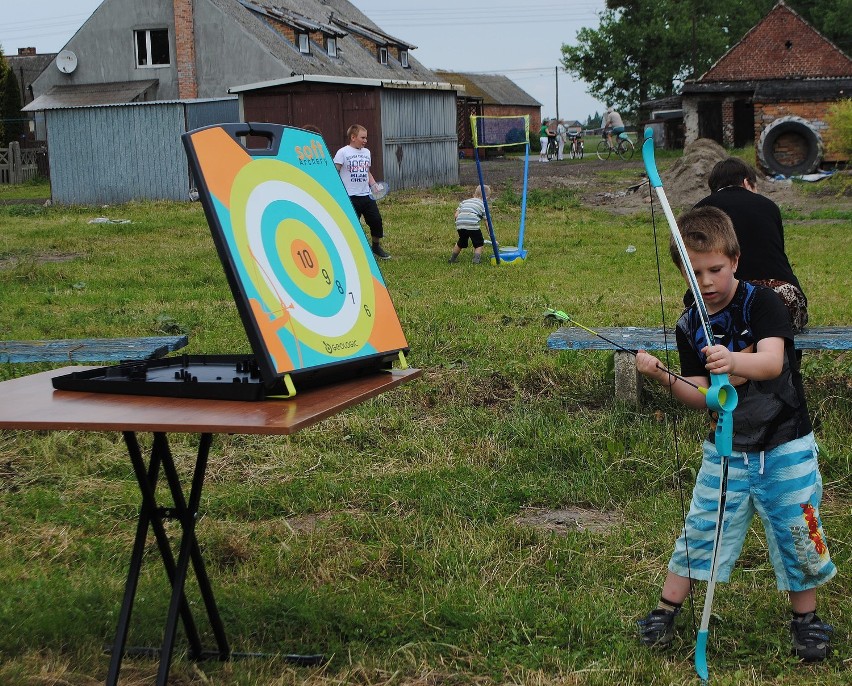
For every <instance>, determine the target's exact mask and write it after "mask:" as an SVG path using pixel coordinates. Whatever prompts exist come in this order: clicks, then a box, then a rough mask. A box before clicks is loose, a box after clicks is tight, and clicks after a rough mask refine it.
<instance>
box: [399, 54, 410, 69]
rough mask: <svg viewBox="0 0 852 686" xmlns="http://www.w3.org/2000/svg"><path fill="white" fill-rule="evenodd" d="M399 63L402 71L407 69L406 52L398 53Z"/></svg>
mask: <svg viewBox="0 0 852 686" xmlns="http://www.w3.org/2000/svg"><path fill="white" fill-rule="evenodd" d="M399 63H400V64H401V65H402V68H403V69H408V50H400V51H399Z"/></svg>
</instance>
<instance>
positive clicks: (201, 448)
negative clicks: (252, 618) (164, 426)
mask: <svg viewBox="0 0 852 686" xmlns="http://www.w3.org/2000/svg"><path fill="white" fill-rule="evenodd" d="M212 440H213V437H212V434H201V437H200V440H199V445H198V457H197V459H196V461H195V470H194V472H193V476H192V486H191V488H190V492H189V502H186V501H185V499H184V495H183V489H182V488H181V484H180V479H179V477H178V474H177V470H176V469H175V466H174V460H173V459H172V456H171V452H170V451H169V449H168V444H167V443H166V436H165V434H155V435H154V441H155V444H156V443H159V444H160V445H161V446H162V449H161V450H160V451H159V452H160V453H161V458H162V460H163V471H164V472H165V473H166V478H167V480H168V482H169V487H170V489H171V491H172V498H173V499H174V504H175V510H176V511H177V512H178V513H179V515H180V522H181V542H180V550H179V552H178V559H177V567H176V569H175V576H174V579H173V580H172V599H171V603H170V604H169V613H168V618H167V620H166V629H165V634H164V636H163V648H162V651H161V653H160V669H159V672H158V673H157V685H158V686H166V683H167V681H168V675H169V667H170V665H171V659H172V653H173V650H174V642H175V634H176V631H177V620H178V611H179V610H180V603H181V599H182V598H183V597H184V595H183V592H184V586H185V584H186V576H187V573H188V571H189V563H190V560H191V561H192V563H193V569H194V572H195V577H196V580H197V582H198V585H199V588H200V590H201V594H202V597H203V600H204V604H205V608H206V610H207V615H208V618H209V620H210V624H211V627H212V628H213V632H214V635H215V637H216V642H217V645H218V647H219V659H220V660H227V659H228V658H229V657H230V648H229V647H228V641H227V639H226V638H225V629H224V626H223V624H222V620H221V617H220V616H219V610H218V608H217V607H216V600H215V598H214V596H213V590H212V588H211V586H210V580H209V578H208V577H207V570H206V568H205V566H204V561H203V559H202V557H201V551H200V549H199V547H198V539H197V538H196V535H195V523H196V521H197V518H198V508H199V505H200V503H201V489H202V486H203V485H204V473H205V471H206V470H207V459H208V456H209V453H210V445H211V443H212ZM199 657H200V655H199Z"/></svg>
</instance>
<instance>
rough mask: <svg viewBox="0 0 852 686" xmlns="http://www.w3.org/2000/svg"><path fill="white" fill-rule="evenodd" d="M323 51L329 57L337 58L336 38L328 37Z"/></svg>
mask: <svg viewBox="0 0 852 686" xmlns="http://www.w3.org/2000/svg"><path fill="white" fill-rule="evenodd" d="M325 50H326V52H327V53H328V56H329V57H337V38H335V37H334V36H329V37H328V38H326V39H325Z"/></svg>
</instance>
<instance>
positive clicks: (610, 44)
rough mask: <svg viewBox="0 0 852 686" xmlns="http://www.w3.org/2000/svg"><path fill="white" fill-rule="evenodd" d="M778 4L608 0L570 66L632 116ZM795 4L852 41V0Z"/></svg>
mask: <svg viewBox="0 0 852 686" xmlns="http://www.w3.org/2000/svg"><path fill="white" fill-rule="evenodd" d="M776 1H777V0H752V2H748V3H743V2H741V0H714V2H713V3H708V2H705V1H704V0H607V7H606V9H605V10H604V11H603V12H602V13H601V14H600V25H599V27H598V28H597V29H589V28H584V29H580V31H578V32H577V44H576V45H563V46H562V65H563V67H564V68H565V70H566V71H567V72H569V73H571V74H573V75H574V76H575V77H576V78H578V79H580V80H582V81H585V82H586V83H588V84H589V92H590V93H591V94H592V95H594V96H596V97H598V98H600V99H601V100H604V101H606V102H608V103H610V104H612V105H614V106H615V107H616V108H617V109H619V110H620V111H621V112H622V113H627V114H628V115H629V114H632V113H635V112H636V111H637V110H638V107H639V104H640V103H642V102H644V101H645V100H650V99H652V98H660V97H666V96H669V95H674V94H675V92H676V91H677V90H678V89H679V87H680V86H681V84H682V83H683V81H684V80H685V79H688V78H697V77H698V76H700V75H701V74H702V73H704V72H705V71H706V70H707V69H708V68H709V67H710V66H711V65H712V64H713V63H714V62H715V61H716V60H718V59H719V58H720V57H721V56H722V55H723V54H725V52H726V51H727V50H728V49H729V48H731V46H733V45H734V44H735V43H737V42H738V41H739V40H740V39H741V38H742V37H743V35H744V34H745V33H746V31H748V30H749V29H750V28H752V27H753V26H754V25H755V24H757V22H758V21H760V19H762V18H763V17H764V16H766V14H767V13H768V12H769V10H771V9H772V7H773V6H774V5H775V3H776ZM788 4H789V6H790V7H791V8H792V9H794V10H796V11H797V12H798V11H799V9H802V10H803V12H800V13H801V14H802V17H803V18H804V19H806V20H808V21H811V22H812V23H813V24H814V26H815V27H816V28H817V29H818V30H822V26H821V25H822V24H825V23H827V22H828V21H829V20H831V21H833V22H835V24H833V25H832V29H831V31H833V32H834V35H835V36H838V35H839V37H835V38H834V40H835V42H837V44H838V46H841V45H842V43H843V41H844V36H845V37H846V40H848V39H849V38H852V27H850V16H852V0H797V1H796V2H794V1H793V0H788ZM844 12H846V14H843V13H844ZM841 15H842V16H841ZM812 17H819V18H820V21H819V22H813V21H812ZM844 26H845V28H843V27H844ZM830 33H831V32H829V31H826V35H827V36H829V37H831V36H830V35H829V34H830Z"/></svg>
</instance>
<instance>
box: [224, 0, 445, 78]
mask: <svg viewBox="0 0 852 686" xmlns="http://www.w3.org/2000/svg"><path fill="white" fill-rule="evenodd" d="M208 2H210V3H211V4H212V5H214V6H215V7H217V8H219V10H220V11H221V12H222V14H223V15H225V16H226V17H228V18H230V19H232V20H233V21H235V22H236V23H237V24H239V25H240V26H241V27H242V28H243V29H244V30H245V31H246V32H247V33H248V34H249V35H251V36H252V37H253V38H254V39H255V40H256V41H258V43H260V44H261V45H262V46H263V48H264V49H265V50H266V52H267V53H268V54H270V55H271V56H273V57H274V58H275V59H277V60H279V61H280V62H281V63H282V70H281V71H282V72H283V73H285V74H291V75H293V76H295V75H300V74H306V75H308V74H324V75H330V76H348V77H354V78H368V79H369V78H375V79H387V78H392V79H401V80H411V81H418V80H419V81H424V82H427V81H438V79H437V78H436V77H435V74H434V72H432V71H431V70H429V69H427V68H426V67H424V66H423V65H422V64H420V63H419V62H418V61H417V60H416V59H415V58H414V57H413V56H412V55H411V54H410V53H409V56H408V63H409V66H408V67H407V68H405V67H403V66H402V65H401V64H400V63H399V60H398V58H397V56H396V55H395V54H394V51H393V50H389V51H388V52H389V54H388V63H387V64H381V63H380V62H379V60H378V54H377V52H375V51H372V50H369V49H368V48H367V47H365V46H364V45H363V44H362V43H361V42H360V41H359V40H358V39H357V38H356V37H355V36H354V35H353V34H352V32H351V31H347V32H346V33H345V35H343V36H339V37H338V38H337V55H338V56H337V57H330V56H329V55H328V53H327V52H326V50H325V46H321V45H316V44H315V43H313V42H312V43H311V52H310V54H304V53H301V52H299V49H298V47H297V46H296V45H295V44H294V42H293V41H292V40H289V39H288V38H287V37H285V36H284V35H283V34H282V33H281V25H282V24H281V22H282V19H281V17H276V16H275V13H276V12H280V13H281V14H282V15H286V16H289V17H290V18H291V19H294V20H295V19H296V16H297V15H298V16H299V17H302V20H304V21H308V20H309V21H312V22H315V23H316V24H317V25H320V24H323V25H329V26H333V27H337V28H340V29H342V28H343V24H344V23H345V24H348V25H350V27H356V26H357V27H359V29H360V30H359V32H360V34H361V35H362V36H365V37H366V36H367V34H368V33H372V34H374V35H373V37H371V38H369V40H372V41H373V42H375V43H376V46H377V47H376V50H378V46H382V47H386V46H388V45H391V46H401V47H403V48H409V49H414V46H412V45H410V44H409V43H407V42H406V41H404V40H402V39H399V38H394V37H392V36H389V35H388V34H386V33H385V32H384V31H382V30H381V29H380V28H379V27H378V26H376V24H375V23H374V22H372V21H370V19H369V17H367V16H366V15H365V14H363V13H362V12H361V11H359V10H358V9H357V8H356V7H355V6H354V5H353V4H351V3H350V2H347V1H346V0H255V1H254V2H250V1H249V0H208ZM253 7H254V8H255V9H252V8H253ZM258 8H260V9H261V10H262V11H258ZM285 23H286V22H285ZM317 30H321V29H317ZM338 33H339V32H338ZM235 86H240V87H241V86H242V84H235ZM231 91H232V92H236V91H235V90H234V89H233V88H232V89H231Z"/></svg>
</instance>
